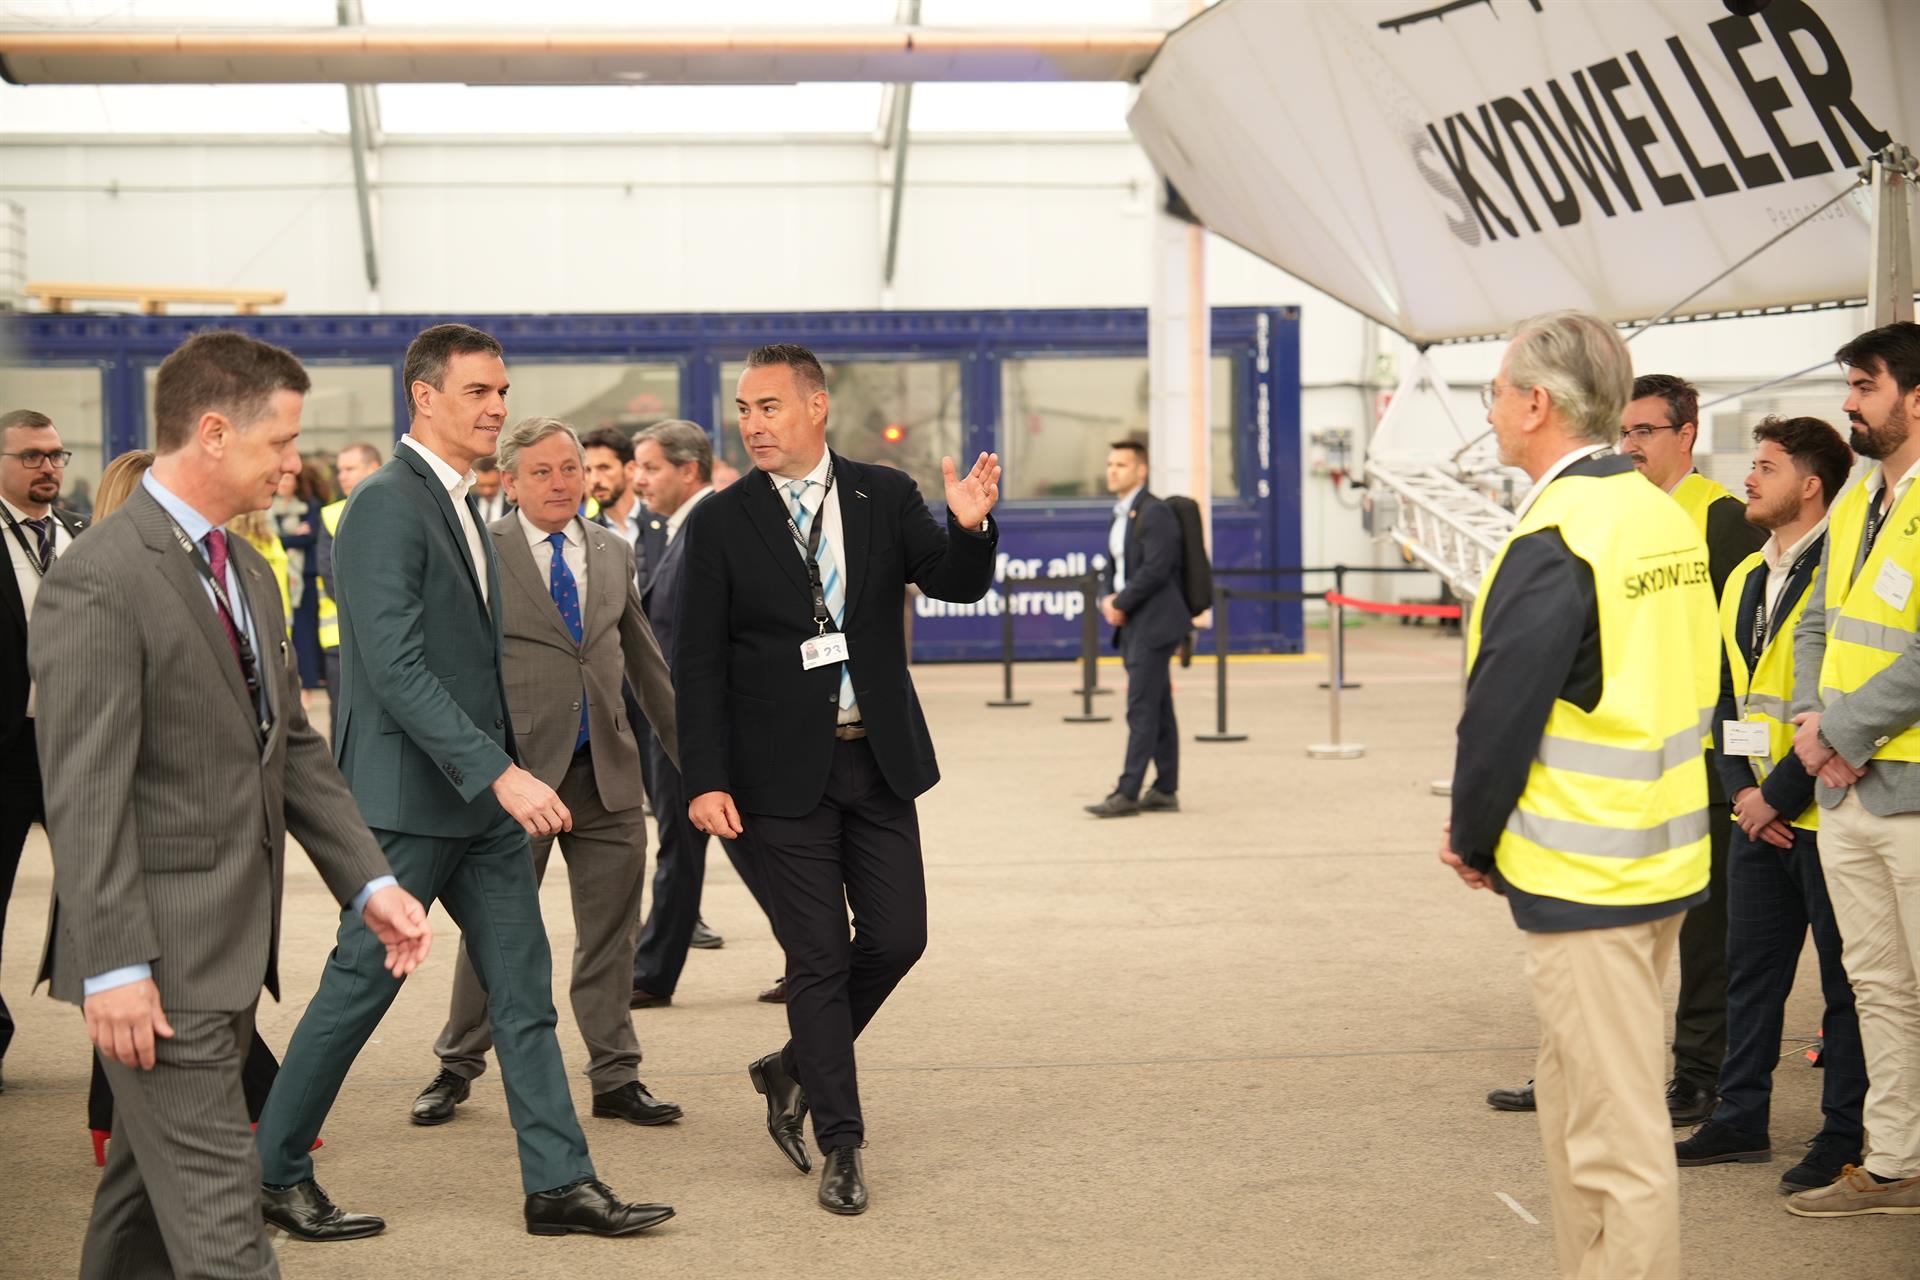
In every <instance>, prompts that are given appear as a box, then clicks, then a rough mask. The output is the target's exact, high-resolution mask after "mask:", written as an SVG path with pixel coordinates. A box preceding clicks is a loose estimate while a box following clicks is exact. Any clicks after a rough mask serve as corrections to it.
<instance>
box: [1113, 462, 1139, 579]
mask: <svg viewBox="0 0 1920 1280" xmlns="http://www.w3.org/2000/svg"><path fill="white" fill-rule="evenodd" d="M1143 487H1144V486H1142V485H1135V486H1133V488H1131V489H1129V490H1127V491H1126V492H1125V493H1123V494H1121V495H1120V500H1119V501H1118V502H1116V503H1114V504H1113V523H1112V524H1111V525H1109V526H1108V527H1107V552H1108V554H1110V555H1111V556H1112V557H1113V591H1114V594H1115V595H1118V594H1119V593H1120V591H1121V589H1122V588H1124V587H1125V586H1126V585H1127V512H1128V510H1130V509H1131V508H1132V506H1133V500H1134V499H1135V498H1137V497H1139V496H1140V490H1141V489H1142V488H1143Z"/></svg>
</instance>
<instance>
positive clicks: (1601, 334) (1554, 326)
mask: <svg viewBox="0 0 1920 1280" xmlns="http://www.w3.org/2000/svg"><path fill="white" fill-rule="evenodd" d="M1507 380H1508V381H1509V382H1511V383H1512V384H1513V386H1514V389H1515V390H1517V391H1531V390H1532V389H1533V388H1535V387H1539V388H1540V389H1541V390H1543V391H1545V392H1546V393H1547V396H1548V397H1549V398H1550V399H1551V400H1552V401H1553V407H1554V408H1555V409H1557V410H1559V411H1560V416H1561V418H1562V419H1563V420H1564V421H1565V422H1566V424H1567V429H1568V430H1569V431H1570V432H1572V434H1573V435H1574V436H1575V437H1576V438H1578V439H1581V440H1591V441H1593V443H1595V444H1607V445H1610V444H1615V443H1617V442H1618V441H1619V439H1620V415H1621V413H1622V412H1624V411H1625V409H1626V407H1627V401H1628V400H1629V399H1631V398H1632V394H1633V357H1632V356H1630V355H1628V354H1627V344H1626V343H1624V342H1622V341H1621V340H1620V334H1619V333H1618V332H1617V331H1616V330H1615V329H1614V327H1613V326H1612V325H1610V324H1608V323H1607V322H1606V321H1604V320H1601V319H1599V318H1598V317H1596V316H1590V315H1587V314H1586V313H1584V312H1580V311H1552V312H1548V313H1547V314H1546V315H1540V316H1534V317H1533V318H1532V319H1530V320H1522V321H1521V322H1520V324H1519V325H1518V326H1517V327H1516V328H1515V329H1514V331H1513V346H1512V347H1511V348H1510V350H1509V354H1508V356H1507Z"/></svg>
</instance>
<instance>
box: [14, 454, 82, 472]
mask: <svg viewBox="0 0 1920 1280" xmlns="http://www.w3.org/2000/svg"><path fill="white" fill-rule="evenodd" d="M0 458H18V459H20V465H21V466H23V467H25V468H26V469H27V470H29V471H38V470H39V469H40V468H42V467H44V466H46V465H47V464H48V463H52V464H53V469H54V470H55V471H60V470H63V469H65V467H66V465H67V464H68V463H69V462H72V461H73V450H71V449H55V450H53V451H52V452H51V453H49V452H47V451H46V450H44V449H22V450H21V451H20V452H18V453H0Z"/></svg>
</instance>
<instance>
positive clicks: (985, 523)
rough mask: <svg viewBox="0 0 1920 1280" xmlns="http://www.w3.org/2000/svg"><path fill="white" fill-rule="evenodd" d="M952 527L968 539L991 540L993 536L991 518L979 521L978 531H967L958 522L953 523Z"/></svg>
mask: <svg viewBox="0 0 1920 1280" xmlns="http://www.w3.org/2000/svg"><path fill="white" fill-rule="evenodd" d="M953 527H954V528H956V529H958V530H959V531H960V532H962V533H964V534H966V535H967V536H968V537H969V538H991V537H992V536H993V517H992V516H986V517H984V518H983V519H982V520H981V521H980V527H979V528H978V529H969V528H967V526H965V525H963V524H961V523H960V522H959V521H958V520H956V521H954V522H953Z"/></svg>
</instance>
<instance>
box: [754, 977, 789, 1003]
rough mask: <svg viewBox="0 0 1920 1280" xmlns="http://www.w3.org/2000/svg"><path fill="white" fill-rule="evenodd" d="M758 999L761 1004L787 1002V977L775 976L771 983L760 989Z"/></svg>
mask: <svg viewBox="0 0 1920 1280" xmlns="http://www.w3.org/2000/svg"><path fill="white" fill-rule="evenodd" d="M758 998H759V1000H760V1001H761V1003H763V1004H785V1003H786V1002H787V979H786V977H785V975H782V976H781V977H778V978H775V979H774V980H773V985H772V986H770V987H768V988H767V989H766V990H765V991H762V992H761V993H760V995H759V997H758Z"/></svg>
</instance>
